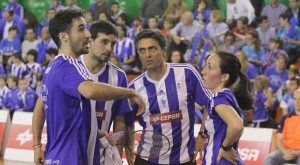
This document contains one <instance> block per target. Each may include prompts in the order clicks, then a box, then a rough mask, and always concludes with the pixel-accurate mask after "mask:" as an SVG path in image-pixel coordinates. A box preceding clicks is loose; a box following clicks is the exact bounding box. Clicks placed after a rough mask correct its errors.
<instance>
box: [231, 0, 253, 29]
mask: <svg viewBox="0 0 300 165" xmlns="http://www.w3.org/2000/svg"><path fill="white" fill-rule="evenodd" d="M226 1H227V3H226V11H227V13H226V18H227V20H226V22H227V24H228V25H229V27H230V29H232V27H234V26H235V22H236V20H237V19H239V18H240V17H242V16H244V17H247V18H248V22H247V24H249V25H250V24H251V23H252V22H253V21H254V18H255V11H254V8H253V5H252V4H251V2H250V1H249V0H226Z"/></svg>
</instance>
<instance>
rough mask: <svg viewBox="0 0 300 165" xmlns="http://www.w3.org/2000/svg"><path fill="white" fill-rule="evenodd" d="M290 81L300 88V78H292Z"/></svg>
mask: <svg viewBox="0 0 300 165" xmlns="http://www.w3.org/2000/svg"><path fill="white" fill-rule="evenodd" d="M290 81H296V83H297V86H300V78H299V77H298V76H296V77H292V78H291V79H290Z"/></svg>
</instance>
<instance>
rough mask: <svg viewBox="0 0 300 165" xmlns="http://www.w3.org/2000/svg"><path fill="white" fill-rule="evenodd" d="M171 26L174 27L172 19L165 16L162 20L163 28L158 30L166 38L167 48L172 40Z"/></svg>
mask: <svg viewBox="0 0 300 165" xmlns="http://www.w3.org/2000/svg"><path fill="white" fill-rule="evenodd" d="M173 27H174V20H172V19H169V18H166V19H165V20H164V25H163V28H162V29H161V31H160V32H161V33H162V35H163V36H164V37H165V38H166V44H167V48H169V45H170V43H171V41H172V36H171V34H170V31H171V29H173ZM165 61H168V60H165Z"/></svg>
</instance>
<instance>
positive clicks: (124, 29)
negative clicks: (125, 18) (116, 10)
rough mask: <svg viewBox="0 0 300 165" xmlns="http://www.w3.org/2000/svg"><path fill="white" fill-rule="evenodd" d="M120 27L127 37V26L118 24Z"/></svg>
mask: <svg viewBox="0 0 300 165" xmlns="http://www.w3.org/2000/svg"><path fill="white" fill-rule="evenodd" d="M117 26H119V27H121V28H122V31H123V32H124V35H125V36H126V33H127V29H126V26H125V25H121V24H117V25H116V27H117Z"/></svg>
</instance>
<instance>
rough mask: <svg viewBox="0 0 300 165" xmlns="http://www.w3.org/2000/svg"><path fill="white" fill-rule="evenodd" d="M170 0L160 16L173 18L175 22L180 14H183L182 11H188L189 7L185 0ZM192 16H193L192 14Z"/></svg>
mask: <svg viewBox="0 0 300 165" xmlns="http://www.w3.org/2000/svg"><path fill="white" fill-rule="evenodd" d="M170 2H171V3H169V4H168V7H167V9H166V11H165V13H164V14H163V15H162V18H163V19H165V18H170V19H173V20H175V21H176V22H178V21H179V18H180V17H181V15H183V13H185V12H187V11H189V8H188V6H187V4H186V3H185V2H183V1H182V0H173V1H170ZM191 14H192V13H191ZM192 18H193V14H192ZM193 19H194V18H193Z"/></svg>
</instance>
